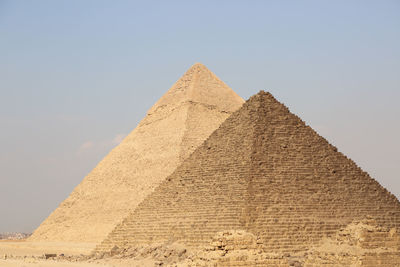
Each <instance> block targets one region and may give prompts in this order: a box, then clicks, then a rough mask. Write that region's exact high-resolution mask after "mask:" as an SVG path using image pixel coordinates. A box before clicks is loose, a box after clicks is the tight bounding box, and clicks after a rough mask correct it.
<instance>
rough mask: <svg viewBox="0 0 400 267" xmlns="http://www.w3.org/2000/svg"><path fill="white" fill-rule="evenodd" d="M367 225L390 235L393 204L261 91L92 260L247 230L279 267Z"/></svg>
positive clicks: (396, 218) (395, 217)
mask: <svg viewBox="0 0 400 267" xmlns="http://www.w3.org/2000/svg"><path fill="white" fill-rule="evenodd" d="M366 217H369V218H371V219H374V220H375V221H376V223H377V225H379V226H380V227H385V228H388V229H395V230H391V231H393V232H396V231H398V229H399V227H400V203H399V201H398V200H397V199H396V197H395V196H393V195H392V194H390V193H389V192H388V191H387V190H386V189H384V188H383V187H382V186H381V185H380V184H379V183H378V182H376V181H375V180H374V179H372V178H371V177H370V176H369V175H368V174H367V173H366V172H364V171H362V170H361V169H360V168H359V167H358V166H357V165H356V164H355V163H354V162H353V161H351V160H350V159H348V158H347V157H346V156H344V155H343V154H342V153H340V152H338V150H337V149H336V148H335V147H334V146H332V145H331V144H329V143H328V142H327V141H326V140H325V139H324V138H322V137H321V136H319V135H318V134H317V133H316V132H315V131H314V130H312V129H311V128H310V127H309V126H307V125H306V124H305V123H304V122H303V121H302V120H300V119H299V118H298V117H297V116H295V115H294V114H292V113H290V112H289V110H288V109H287V108H286V107H285V106H284V105H282V104H281V103H279V102H278V101H276V100H275V99H274V98H273V96H272V95H271V94H269V93H265V92H260V93H259V94H257V95H255V96H253V97H251V98H250V99H249V100H248V101H247V102H246V103H245V104H244V105H243V106H242V107H241V108H240V109H239V110H238V111H237V112H235V113H233V114H232V115H231V116H230V117H229V118H228V119H227V120H226V121H225V122H224V123H223V124H222V125H221V126H220V127H219V128H218V129H217V130H216V131H215V132H214V133H213V134H212V135H211V136H210V137H209V138H208V139H207V140H206V141H205V142H204V143H203V144H202V145H201V146H200V147H199V148H198V149H197V150H196V151H195V152H194V153H193V154H191V155H190V156H189V157H188V159H186V160H185V161H184V162H183V163H182V165H180V166H179V167H178V168H177V169H176V170H175V171H174V172H173V174H172V175H170V176H169V177H168V178H167V179H166V180H165V181H164V182H162V183H161V184H160V185H159V187H158V188H157V189H156V190H155V191H154V192H153V193H152V194H150V195H149V196H148V197H146V199H145V200H144V201H143V202H141V203H140V204H139V205H138V206H137V208H136V209H135V211H134V212H132V213H131V214H130V215H129V216H128V217H127V218H126V219H125V220H124V221H123V222H122V223H121V224H119V225H118V226H117V227H116V228H115V229H114V230H113V231H112V232H111V233H110V235H109V236H108V237H107V239H106V240H104V241H103V242H102V244H101V245H99V246H98V247H97V251H108V250H109V249H111V248H112V247H113V246H114V245H117V246H119V247H123V248H129V247H135V246H137V245H143V244H151V243H154V242H158V243H163V242H164V243H167V242H175V241H176V242H180V243H182V244H185V245H187V246H188V247H194V248H195V247H201V246H207V245H208V244H209V242H210V240H211V239H212V237H213V236H215V235H216V234H217V233H218V232H224V231H245V232H247V233H249V234H252V235H254V236H255V237H257V242H256V244H257V246H256V248H257V249H258V248H261V251H262V252H263V253H264V254H263V255H266V254H265V253H267V252H268V253H276V254H277V255H282V257H284V259H283V260H280V259H276V257H275V258H271V260H272V259H273V260H275V259H276V261H277V262H276V264H275V265H276V266H284V265H285V264H286V265H287V264H288V260H287V259H290V257H291V254H295V253H305V252H306V251H308V250H309V249H310V248H311V247H313V246H315V245H317V244H319V242H320V241H321V240H322V239H323V238H324V237H330V236H333V235H335V234H336V232H337V231H338V230H339V229H341V228H343V227H345V226H346V225H348V224H350V223H351V222H353V221H354V220H363V219H364V218H366ZM249 240H250V239H249ZM241 242H242V241H241ZM228 245H229V242H228ZM243 245H246V246H250V247H251V246H253V242H252V241H251V242H250V243H245V244H243ZM233 246H234V247H236V245H233ZM253 249H254V248H253ZM278 258H279V257H278ZM291 262H292V263H293V264H295V263H296V260H291ZM221 264H222V263H221ZM282 264H283V265H282ZM296 264H298V263H296ZM221 266H222V265H221ZM226 266H233V265H232V264H231V263H229V262H228V263H226ZM243 266H245V265H243ZM248 266H252V265H251V263H250V265H248ZM253 266H254V265H253ZM260 266H262V264H261V265H260Z"/></svg>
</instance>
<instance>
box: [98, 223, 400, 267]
mask: <svg viewBox="0 0 400 267" xmlns="http://www.w3.org/2000/svg"><path fill="white" fill-rule="evenodd" d="M97 256H98V255H97ZM103 256H104V255H103ZM103 256H102V257H103ZM105 256H112V257H120V258H139V259H140V258H146V257H151V258H153V259H156V260H157V261H159V262H160V263H162V264H163V265H166V266H276V267H281V266H282V267H283V266H298V267H299V266H302V267H305V266H307V267H317V266H331V267H338V266H360V267H373V266H374V267H375V266H380V267H396V266H400V235H399V233H398V232H397V230H396V229H395V228H392V229H387V228H383V227H380V226H378V225H377V223H376V221H374V220H372V219H366V220H363V221H360V222H354V223H351V224H349V225H347V226H346V227H344V228H342V229H340V230H339V231H338V232H337V233H336V234H335V235H333V236H331V237H326V238H324V239H322V240H321V242H320V243H319V244H318V245H316V246H315V247H312V248H310V249H309V250H308V251H305V252H304V251H303V252H297V253H295V252H293V253H288V252H285V253H284V252H282V253H276V252H275V253H271V252H270V251H268V250H266V248H265V246H264V245H263V243H262V239H260V238H259V237H257V236H256V235H254V234H252V233H249V232H246V231H244V230H227V231H222V232H218V233H217V234H215V235H214V236H213V237H212V239H211V240H210V243H209V245H208V246H204V247H196V248H188V247H186V246H185V245H182V244H178V243H171V244H149V245H145V246H143V245H141V246H137V247H131V248H126V247H124V249H120V248H118V247H117V246H114V247H113V248H112V249H111V251H109V252H108V253H106V255H105Z"/></svg>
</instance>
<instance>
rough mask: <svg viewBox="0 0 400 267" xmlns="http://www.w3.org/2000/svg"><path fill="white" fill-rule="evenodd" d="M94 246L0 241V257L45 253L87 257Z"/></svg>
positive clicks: (91, 244)
mask: <svg viewBox="0 0 400 267" xmlns="http://www.w3.org/2000/svg"><path fill="white" fill-rule="evenodd" d="M95 246H96V244H94V243H64V242H29V241H25V240H20V241H8V240H1V241H0V257H1V256H2V255H5V254H7V255H13V256H42V255H43V254H46V253H49V254H50V253H56V254H65V255H80V254H83V255H88V254H89V253H90V252H91V251H92V250H93V249H94V247H95Z"/></svg>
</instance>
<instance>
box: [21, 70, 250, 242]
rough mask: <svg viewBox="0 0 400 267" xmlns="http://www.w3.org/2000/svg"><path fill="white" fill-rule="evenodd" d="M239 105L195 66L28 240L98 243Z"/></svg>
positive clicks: (231, 94)
mask: <svg viewBox="0 0 400 267" xmlns="http://www.w3.org/2000/svg"><path fill="white" fill-rule="evenodd" d="M243 102H244V101H243V99H242V98H241V97H239V96H238V95H237V94H236V93H235V92H233V91H232V89H230V88H229V87H228V86H227V85H226V84H225V83H223V82H222V81H221V80H220V79H218V78H217V77H216V76H215V75H214V74H213V73H212V72H211V71H209V70H208V69H207V68H206V67H205V66H204V65H202V64H195V65H193V66H192V67H191V68H190V69H189V70H188V71H187V72H186V73H185V74H184V75H183V76H182V77H181V78H180V79H179V80H178V81H177V82H176V83H175V84H174V85H173V86H172V87H171V89H170V90H169V91H168V92H167V93H166V94H165V95H164V96H163V97H162V98H161V99H160V100H159V101H158V102H157V103H156V104H155V105H154V106H153V107H152V108H151V109H150V110H149V111H148V113H147V115H146V117H145V118H144V119H143V120H142V121H141V122H140V124H139V125H138V126H137V127H136V129H134V130H133V131H132V132H131V133H130V134H129V135H128V136H127V137H126V138H125V139H124V140H123V141H122V143H121V144H119V145H118V146H117V147H115V148H114V149H113V150H112V151H111V152H110V153H109V154H108V155H107V156H106V157H105V158H104V159H103V160H102V161H101V162H100V163H99V164H98V165H97V166H96V167H95V168H94V169H93V170H92V171H91V172H90V173H89V174H88V175H87V176H86V177H85V179H84V180H83V181H82V182H81V183H80V184H79V185H78V186H77V187H76V188H75V189H74V191H73V192H72V193H71V195H70V196H69V197H68V198H67V199H66V200H64V201H63V202H62V203H61V204H60V206H59V207H58V208H57V209H56V210H55V211H54V212H53V213H52V214H51V215H50V216H49V217H48V218H47V219H46V220H45V221H44V222H43V223H42V224H41V225H40V226H39V227H38V228H37V229H36V231H35V232H34V233H33V235H32V236H31V237H30V239H29V240H30V241H61V242H64V241H65V242H78V243H80V242H83V243H98V242H101V241H102V240H103V239H104V238H105V237H106V236H107V234H108V233H109V232H110V231H111V230H112V229H114V227H115V226H116V225H117V224H118V223H119V222H120V221H121V220H122V219H123V218H124V217H125V216H127V215H128V214H129V211H131V210H132V209H134V208H135V207H136V206H137V205H138V204H139V203H140V202H142V200H144V199H145V197H146V196H147V195H148V194H149V193H150V192H152V191H153V189H154V188H155V187H157V185H158V184H159V183H161V182H162V181H163V180H164V179H165V178H166V177H167V176H168V175H169V174H171V173H172V172H173V171H174V169H175V168H176V167H177V166H178V165H179V164H180V163H181V162H182V161H183V160H184V159H186V158H187V157H188V155H190V154H191V153H192V152H193V151H194V149H195V148H196V147H197V146H199V145H200V144H201V143H202V142H203V141H204V140H205V139H206V138H207V137H208V136H209V135H210V134H211V133H212V132H213V131H214V130H215V129H216V128H218V126H219V125H220V124H221V123H222V122H223V121H224V120H225V119H226V118H227V117H228V116H229V115H230V114H231V113H232V112H234V111H235V110H237V109H238V108H239V107H240V106H241V105H242V104H243Z"/></svg>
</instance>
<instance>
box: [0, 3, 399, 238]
mask: <svg viewBox="0 0 400 267" xmlns="http://www.w3.org/2000/svg"><path fill="white" fill-rule="evenodd" d="M399 14H400V1H365V0H364V1H351V0H350V1H348V0H346V1H320V0H318V1H317V0H316V1H281V0H280V1H245V0H243V1H99V0H93V1H89V0H85V1H77V0H76V1H18V0H17V1H4V0H0V127H1V128H0V146H1V150H0V232H5V231H32V230H33V229H34V228H36V227H37V226H38V225H39V223H40V222H41V221H42V220H43V219H44V218H45V217H47V216H48V215H49V214H50V212H51V211H52V210H53V209H55V208H56V207H57V206H58V204H59V203H60V202H61V201H62V200H63V199H64V198H66V197H67V196H68V194H69V193H70V192H71V191H72V189H73V188H74V186H76V185H77V184H78V183H79V182H80V181H81V180H82V178H83V177H84V176H85V175H86V174H87V173H88V172H89V171H90V170H91V169H92V168H93V167H94V166H95V165H96V163H97V162H98V161H99V160H100V159H101V158H102V157H104V156H105V155H106V154H107V152H108V151H109V150H110V149H111V148H112V147H113V146H115V145H116V144H117V143H118V140H120V139H121V136H123V135H126V134H127V133H129V132H130V131H131V130H132V129H134V128H135V126H136V125H137V123H138V122H139V121H140V119H141V118H142V117H143V116H144V115H145V113H146V111H147V109H149V108H150V107H151V106H152V105H153V103H154V102H155V101H156V100H157V99H158V98H160V97H161V96H162V95H163V94H164V92H166V91H167V90H168V88H169V87H170V86H171V85H172V84H173V83H174V82H175V81H176V80H177V79H178V78H179V77H180V76H181V75H182V74H183V73H184V72H185V71H186V69H187V68H189V67H190V66H191V65H192V64H193V63H195V62H201V63H203V64H205V65H206V66H207V67H209V68H210V69H211V70H212V71H213V72H214V73H216V74H217V76H219V77H220V78H221V79H222V80H224V81H225V82H226V83H227V84H228V85H230V86H231V87H232V88H233V89H234V90H235V91H236V92H237V93H238V94H239V95H240V96H242V97H243V98H245V99H247V98H248V97H249V96H251V95H253V94H255V93H257V92H258V91H259V90H261V89H263V90H268V91H270V92H272V93H273V94H274V95H275V97H276V98H277V99H278V100H280V101H282V102H283V103H285V104H286V105H287V106H288V107H289V108H290V109H291V111H293V112H294V113H296V114H297V115H299V116H300V117H301V118H302V119H303V120H305V121H306V122H307V123H308V124H309V125H311V127H313V128H314V129H316V130H317V131H318V132H319V133H320V134H321V135H323V136H324V137H326V138H327V139H328V141H330V142H331V143H332V144H334V145H335V146H337V147H338V148H339V150H340V151H342V152H343V153H345V154H346V155H348V156H349V157H351V158H352V159H353V160H354V161H355V162H356V163H357V164H358V165H359V166H361V167H362V168H363V169H364V170H366V171H367V172H369V173H370V175H371V176H372V177H374V178H376V179H377V180H378V181H379V182H381V183H382V184H383V185H384V186H385V187H386V188H388V190H389V191H391V192H393V193H394V194H396V195H397V197H400V177H399V173H400V154H399V151H400V141H399V136H400V119H399V118H400V105H399V100H400V15H399Z"/></svg>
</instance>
